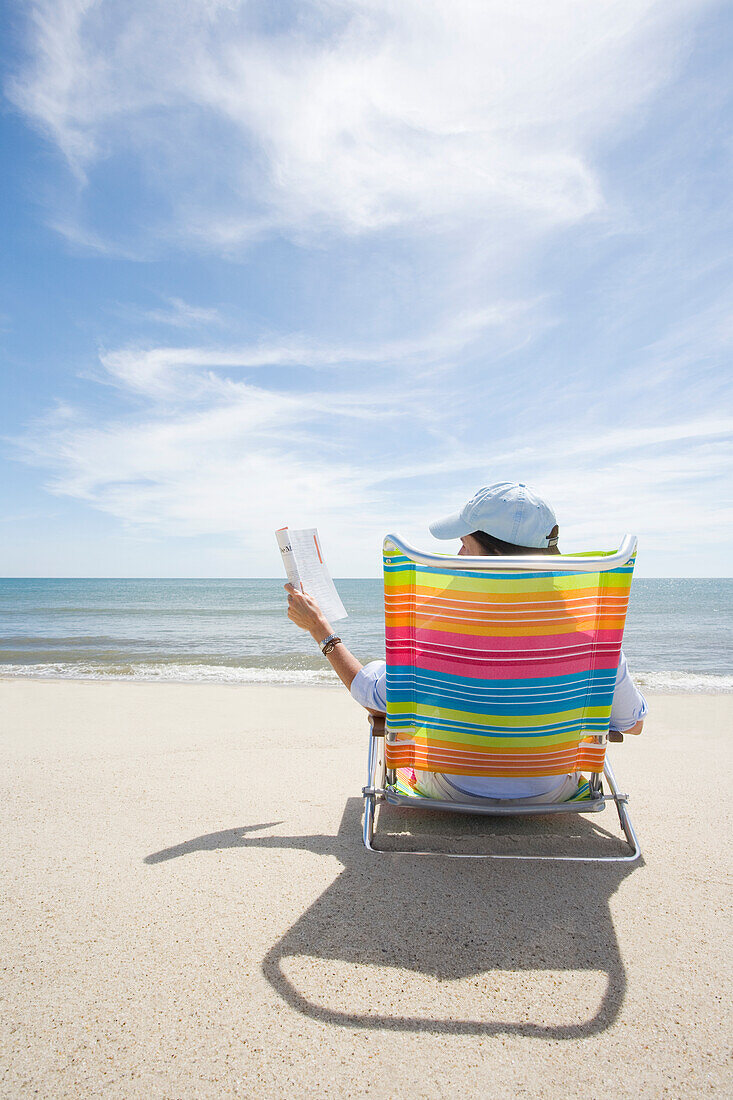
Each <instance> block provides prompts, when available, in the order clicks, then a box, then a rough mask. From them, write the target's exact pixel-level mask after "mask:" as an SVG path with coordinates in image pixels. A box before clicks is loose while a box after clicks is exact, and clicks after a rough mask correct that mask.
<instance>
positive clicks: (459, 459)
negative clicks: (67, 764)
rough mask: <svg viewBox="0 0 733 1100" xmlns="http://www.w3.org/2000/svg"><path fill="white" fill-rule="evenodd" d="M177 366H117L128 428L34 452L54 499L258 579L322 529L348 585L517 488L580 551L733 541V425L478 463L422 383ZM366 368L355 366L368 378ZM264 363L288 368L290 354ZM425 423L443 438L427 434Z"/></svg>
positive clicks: (491, 446) (78, 423) (529, 442)
mask: <svg viewBox="0 0 733 1100" xmlns="http://www.w3.org/2000/svg"><path fill="white" fill-rule="evenodd" d="M468 329H469V331H470V325H469V326H468ZM194 350H196V354H193V351H194ZM312 350H313V349H311V352H312ZM392 350H393V351H394V349H392ZM172 351H173V349H170V348H161V349H149V350H148V351H147V352H146V353H145V355H144V356H143V357H142V358H141V359H140V360H138V359H136V354H137V353H133V352H130V351H129V349H124V350H123V351H120V352H117V353H114V352H110V353H108V354H107V355H106V356H105V357H104V363H105V365H106V367H107V369H108V370H109V371H111V372H113V373H114V382H115V385H117V386H118V387H119V388H120V391H121V394H123V395H125V396H128V397H130V398H131V399H134V403H133V404H132V405H131V407H130V411H129V413H128V414H127V415H122V414H121V413H120V414H118V415H114V416H108V417H106V418H105V417H101V418H100V417H99V416H96V417H95V418H94V420H93V421H92V420H91V419H89V418H86V417H84V415H82V414H81V413H79V412H76V411H75V410H73V409H72V408H70V407H69V406H68V405H65V404H64V405H60V406H59V407H58V408H57V409H56V410H55V411H54V412H52V413H51V414H49V416H47V417H46V418H44V419H43V420H42V421H41V422H40V423H38V424H37V425H36V426H35V428H32V429H31V430H30V431H29V432H28V433H27V434H26V435H25V437H24V438H23V439H22V440H21V441H20V445H21V448H22V453H23V456H24V457H25V459H26V461H29V462H32V463H35V464H38V465H41V466H42V467H44V468H46V469H48V470H50V471H51V472H52V480H51V481H50V482H49V484H48V487H49V488H50V489H51V491H52V492H54V493H56V494H58V495H61V496H69V497H73V498H76V499H79V500H82V501H85V502H87V503H88V504H90V505H91V506H92V507H94V508H96V509H99V510H101V511H104V512H107V513H109V514H111V515H113V516H115V517H117V518H118V519H120V520H122V521H123V522H124V523H125V524H128V525H132V526H133V527H134V528H135V529H138V530H149V531H151V532H157V533H159V534H165V535H177V536H195V535H227V534H228V535H235V536H237V537H238V538H240V539H242V540H243V541H244V542H245V544H247V545H248V546H249V548H250V552H251V553H253V554H254V555H255V558H254V560H255V562H265V563H266V562H267V560H268V553H267V550H264V551H263V549H262V539H263V538H266V537H267V532H269V531H270V530H271V529H274V528H276V527H279V526H282V525H283V524H284V523H289V524H291V525H293V526H299V525H310V524H311V523H312V522H314V520H315V521H317V522H318V524H319V526H320V527H322V528H323V529H324V530H325V531H326V532H327V533H328V535H329V537H330V542H331V544H332V545H335V546H337V547H338V550H337V553H336V554H335V556H334V568H335V569H337V570H338V571H339V572H340V573H341V574H346V575H355V574H360V573H361V574H364V573H373V572H374V570H375V568H376V564H377V561H378V557H377V556H376V553H377V550H376V548H377V547H378V544H379V539H380V538H381V536H382V535H383V534H384V533H385V530H386V529H387V528H390V527H392V528H394V527H397V529H400V530H402V531H403V532H404V533H405V534H407V535H408V536H410V535H412V537H413V538H414V540H415V541H417V542H418V543H423V544H426V545H427V544H428V543H429V542H430V540H429V539H428V538H427V536H426V533H425V526H426V523H427V521H428V520H429V519H430V518H431V517H433V518H434V517H435V516H436V515H439V514H441V513H442V512H448V511H452V510H454V509H455V508H456V507H457V506H459V505H460V504H461V503H462V501H463V500H464V499H465V498H466V497H467V496H468V495H470V494H471V493H472V492H473V491H474V490H475V489H476V488H478V486H479V485H480V484H483V483H486V482H487V481H494V480H502V479H513V480H526V481H529V482H530V483H535V484H537V485H538V487H539V488H540V489H541V490H542V491H544V492H545V493H546V495H547V496H548V498H549V499H551V500H552V501H553V502H554V503H555V506H556V510H557V513H558V516H559V518H560V521H561V528H562V537H563V539H564V548H568V547H570V546H573V547H576V548H577V547H583V546H585V547H587V546H588V545H593V544H598V545H601V546H608V545H609V543H610V542H612V541H613V540H614V539H616V538H618V537H620V535H622V534H623V533H624V532H625V531H627V530H629V529H632V530H636V531H637V533H639V534H640V535H641V536H642V545H643V547H645V548H646V550H647V551H649V550H657V549H662V550H664V549H670V548H672V547H676V546H686V547H690V548H691V547H694V546H695V543H696V540H697V539H699V537H700V532H704V534H705V538H706V539H707V540H712V541H715V540H723V539H725V538H726V537H729V536H730V531H731V526H732V525H733V507H731V504H730V502H729V503H726V501H729V496H728V485H729V483H730V479H731V474H732V472H733V417H730V416H728V417H726V416H724V415H720V414H716V415H713V414H709V415H706V416H698V417H694V418H692V419H690V420H687V421H678V422H675V423H659V424H653V423H649V424H647V425H645V426H644V427H640V428H628V429H622V428H611V429H605V430H604V429H598V430H596V431H593V430H592V428H591V429H589V430H587V431H585V432H582V433H578V432H577V430H576V432H575V433H574V434H573V435H572V436H569V437H568V441H567V443H560V444H558V436H557V434H556V433H555V432H554V431H551V430H549V429H548V430H546V431H545V432H544V433H543V432H541V431H540V432H537V431H535V432H531V433H528V432H527V431H526V430H525V429H523V428H522V427H520V426H519V425H517V427H516V429H515V430H514V432H510V433H508V434H507V433H505V434H504V435H503V436H502V437H501V439H488V440H486V441H485V442H483V443H481V444H477V443H476V440H475V438H474V440H473V443H472V445H469V444H468V443H467V442H466V441H465V440H464V441H459V442H456V440H455V439H454V438H453V437H452V436H451V435H450V434H449V433H448V432H447V431H446V427H448V426H449V424H450V418H451V414H450V410H449V408H448V407H447V408H446V409H445V410H444V409H441V407H440V405H441V403H440V401H439V400H438V402H437V403H438V408H437V409H436V407H435V406H436V393H437V391H436V389H435V388H431V389H430V390H429V391H427V392H426V393H425V394H424V395H422V396H421V395H420V392H419V391H418V390H416V389H415V386H414V373H413V372H412V370H411V368H410V367H409V366H408V367H407V369H406V370H403V372H402V374H401V375H400V378H399V380H398V382H397V383H396V387H397V388H396V389H394V390H393V391H392V393H391V394H390V395H389V400H386V399H385V394H384V392H383V391H382V389H381V387H380V386H374V385H373V384H371V382H370V381H369V379H367V380H366V381H365V382H363V383H362V384H361V385H357V386H356V387H355V388H354V389H353V390H347V389H346V388H344V387H341V388H339V387H336V388H331V387H328V386H324V387H321V388H314V386H313V385H310V386H306V388H301V390H299V391H298V392H296V391H293V390H292V389H291V390H289V391H287V392H280V391H278V390H277V389H276V388H274V386H273V384H272V383H271V382H270V381H269V380H268V376H267V373H266V372H265V374H264V375H263V376H262V378H263V381H262V385H257V386H255V385H252V384H251V383H249V382H245V381H242V380H240V379H236V378H232V377H230V376H229V375H228V373H227V372H226V371H224V370H222V369H221V368H222V367H226V365H227V363H229V364H231V363H234V364H235V365H242V364H243V362H244V361H245V358H246V363H247V364H249V363H251V362H253V361H254V360H255V358H256V357H255V356H254V355H251V354H250V355H249V356H248V357H245V356H243V355H242V353H241V351H239V352H231V353H230V355H229V359H228V360H227V357H226V355H224V354H222V352H221V351H213V350H212V351H207V349H206V348H203V347H202V348H198V349H190V348H188V349H183V351H182V353H181V356H180V363H179V362H178V361H177V360H175V357H174V356H173V354H172ZM359 353H360V349H358V348H357V347H354V348H351V349H350V355H351V356H352V358H353V359H355V360H356V359H358V358H359ZM339 354H340V352H339V351H338V349H335V348H334V349H331V350H330V351H329V350H328V348H326V347H321V348H319V349H318V354H317V355H313V354H311V360H312V361H313V362H314V363H315V364H316V365H320V364H322V363H328V364H333V363H335V362H336V361H337V359H338V355H339ZM361 355H362V358H363V359H368V358H370V357H376V355H377V350H376V349H374V348H372V349H369V350H364V351H362V352H361ZM261 358H266V359H268V361H277V362H283V361H287V359H286V357H285V356H284V355H283V354H282V349H281V350H280V353H279V355H278V356H275V355H270V356H269V357H267V356H261ZM161 364H163V366H162V367H161ZM181 364H183V365H184V366H185V370H179V369H178V367H179V366H180V365H181ZM403 366H404V365H403ZM161 370H162V371H163V372H164V373H163V374H161V373H160V371H161ZM317 377H318V375H317V373H316V374H315V375H313V374H311V376H310V380H311V382H312V381H313V379H314V378H317ZM306 382H307V379H306ZM451 384H452V383H451V379H450V378H448V379H447V381H446V385H447V387H448V388H449V387H450V385H451ZM400 387H402V389H401V391H400ZM421 419H423V420H424V421H425V425H427V427H426V428H425V431H429V430H430V429H434V431H432V434H429V435H426V434H425V431H423V432H420V431H416V424H417V423H419V422H420V421H421ZM263 532H264V534H263ZM688 553H692V551H691V550H688ZM257 555H260V556H259V557H258V556H257ZM259 568H264V569H265V570H266V571H267V566H266V564H265V565H260V566H259Z"/></svg>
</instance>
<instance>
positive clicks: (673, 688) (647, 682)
mask: <svg viewBox="0 0 733 1100" xmlns="http://www.w3.org/2000/svg"><path fill="white" fill-rule="evenodd" d="M634 682H635V683H636V684H637V685H638V687H640V688H641V689H642V691H649V692H651V693H652V694H653V693H654V692H656V693H657V694H660V695H677V694H679V695H695V694H699V695H703V694H709V695H720V694H727V693H728V692H732V691H733V676H724V675H722V674H721V675H718V676H716V675H713V674H712V673H707V672H659V671H656V672H637V671H634Z"/></svg>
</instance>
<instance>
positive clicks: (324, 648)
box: [319, 634, 341, 657]
mask: <svg viewBox="0 0 733 1100" xmlns="http://www.w3.org/2000/svg"><path fill="white" fill-rule="evenodd" d="M340 641H341V639H340V638H339V637H338V635H337V634H329V635H328V637H327V638H324V639H323V641H322V642H319V645H320V647H321V653H322V654H323V656H324V657H328V655H329V653H330V652H331V650H333V649H335V648H336V646H337V645H338V644H339V642H340Z"/></svg>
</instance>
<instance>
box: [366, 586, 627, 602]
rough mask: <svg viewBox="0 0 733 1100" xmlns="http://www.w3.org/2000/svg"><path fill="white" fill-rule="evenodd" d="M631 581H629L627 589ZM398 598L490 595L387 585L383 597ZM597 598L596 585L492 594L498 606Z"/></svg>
mask: <svg viewBox="0 0 733 1100" xmlns="http://www.w3.org/2000/svg"><path fill="white" fill-rule="evenodd" d="M630 587H631V582H629V588H630ZM629 588H614V589H606V590H604V592H603V595H604V596H608V597H609V598H613V597H623V598H624V599H628V596H629ZM395 596H402V598H403V599H404V598H408V597H409V598H412V597H417V596H420V597H423V598H425V599H436V598H437V599H445V600H456V601H460V602H462V603H463V602H465V603H486V602H488V601H490V600H491V599H492V593H490V592H485V591H484V592H481V591H474V590H466V591H461V590H459V589H454V588H450V587H448V586H446V587H445V588H438V589H436V588H423V587H421V586H420V585H415V587H414V588H413V587H412V586H411V585H410V586H408V585H405V587H404V588H394V587H392V586H389V587H387V588H385V598H386V599H389V598H390V597H395ZM597 596H598V586H594V587H593V588H567V589H564V590H562V591H561V590H559V589H556V590H555V591H552V590H550V591H548V590H547V589H540V590H539V591H531V592H530V591H526V592H525V591H523V592H502V593H501V595H499V593H497V594H496V597H495V598H496V599H497V600H499V601H500V602H502V603H532V604H533V603H535V601H536V602H537V603H542V602H544V603H555V604H557V603H563V601H565V600H580V599H584V600H586V599H595V598H596V597H597Z"/></svg>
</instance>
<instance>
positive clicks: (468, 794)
mask: <svg viewBox="0 0 733 1100" xmlns="http://www.w3.org/2000/svg"><path fill="white" fill-rule="evenodd" d="M558 530H559V529H558V526H557V521H556V519H555V513H554V512H553V510H552V508H551V507H550V506H549V504H547V502H546V501H545V500H543V499H542V498H541V497H540V496H538V494H537V493H535V492H534V491H533V490H532V489H530V488H529V487H528V486H527V485H525V484H524V483H523V482H519V483H516V482H499V483H498V484H496V485H487V486H485V487H484V488H482V489H479V491H478V492H477V493H476V494H475V495H474V496H473V497H472V498H471V500H469V501H468V503H467V504H465V505H464V507H463V508H462V509H461V510H460V511H459V512H456V513H455V514H454V515H451V516H447V517H446V518H445V519H442V520H438V522H437V523H433V524H431V525H430V531H431V534H433V535H434V536H435V537H436V538H438V539H455V538H459V539H460V540H461V549H460V550H459V551H458V553H459V555H461V556H463V555H469V556H471V557H487V556H491V555H502V554H512V555H522V556H524V555H528V556H533V555H538V554H559V550H558V548H557V540H558ZM285 588H286V590H287V592H288V617H289V618H290V619H292V621H293V622H294V623H295V624H296V626H299V627H301V629H303V630H307V631H308V632H309V633H310V634H311V636H312V637H313V638H314V640H315V641H316V642H317V643H318V644H319V646H320V647H321V649H322V651H323V653H324V655H325V656H326V657H327V659H328V660H329V662H330V663H331V667H332V668H333V669H334V671H335V672H336V674H337V675H338V676H339V678H340V679H341V681H342V683H344V684H345V686H346V687H347V688H348V689H349V691H350V692H351V695H352V696H353V698H354V699H356V701H357V702H358V703H361V705H362V706H363V707H365V708H366V709H367V710H368V711H370V713H372V714H384V713H385V710H386V706H387V698H386V671H385V669H386V666H385V662H384V661H372V662H371V663H370V664H368V665H367V666H366V667H364V666H363V665H362V664H361V662H360V661H358V660H357V658H356V657H354V655H353V653H351V652H349V650H348V649H347V648H346V646H345V645H344V643H343V642H342V641H341V639H340V638H338V637H337V636H336V635H335V634H334V633H333V631H332V629H331V624H330V623H329V622H328V620H327V619H326V618H325V617H324V615H323V613H322V612H321V610H320V608H319V607H318V604H317V603H316V602H315V600H312V599H311V598H310V597H309V596H308V595H307V593H305V592H296V590H295V589H294V588H293V587H292V585H289V584H286V585H285ZM646 713H647V705H646V700H645V699H644V696H643V695H642V694H641V692H640V691H639V690H638V688H637V687H636V686H635V684H634V681H633V680H632V679H631V676H630V674H629V671H628V668H627V665H626V658H625V657H624V654H623V651H622V652H621V658H620V661H619V666H618V671H617V673H616V684H615V688H614V694H613V705H612V707H611V721H610V729H611V730H612V731H613V733H614V734H617V735H618V734H623V733H633V734H637V733H641V730H642V727H643V725H644V717H645V716H646ZM415 782H416V785H417V787H418V789H419V790H420V792H421V793H422V794H425V795H427V796H428V797H431V798H442V799H451V798H452V799H454V800H458V801H462V802H465V801H471V800H472V799H477V800H480V799H485V798H499V799H521V800H522V801H523V802H526V801H531V802H561V801H562V800H563V799H564V798H566V797H570V796H571V795H572V794H573V793H574V791H575V790H576V789H577V785H578V775H577V773H575V774H573V775H568V776H560V777H558V776H557V775H547V776H532V777H526V778H521V779H509V778H502V777H498V778H491V777H487V776H465V775H450V774H440V773H434V772H421V771H418V772H415Z"/></svg>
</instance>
